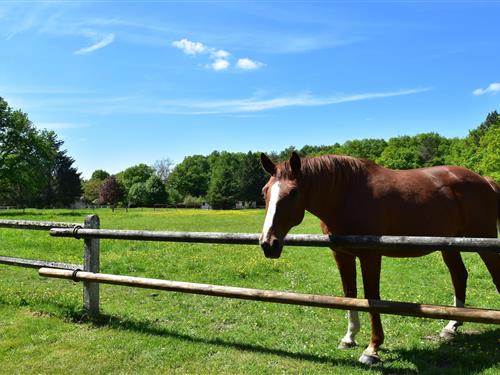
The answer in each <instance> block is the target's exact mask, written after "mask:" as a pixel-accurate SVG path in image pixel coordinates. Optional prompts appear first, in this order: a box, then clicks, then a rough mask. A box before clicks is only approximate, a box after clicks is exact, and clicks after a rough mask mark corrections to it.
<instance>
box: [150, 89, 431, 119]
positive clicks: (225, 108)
mask: <svg viewBox="0 0 500 375" xmlns="http://www.w3.org/2000/svg"><path fill="white" fill-rule="evenodd" d="M430 90H431V88H429V87H428V88H422V89H409V90H399V91H389V92H378V93H365V94H355V95H344V96H326V97H318V96H312V95H296V96H284V97H278V98H272V99H257V98H248V99H235V100H214V101H163V102H162V103H161V104H160V105H159V106H157V108H158V109H160V111H161V112H163V113H178V114H194V115H197V114H220V113H249V112H260V111H266V110H271V109H277V108H285V107H317V106H326V105H333V104H340V103H346V102H355V101H362V100H370V99H382V98H389V97H395V96H402V95H411V94H419V93H423V92H426V91H430Z"/></svg>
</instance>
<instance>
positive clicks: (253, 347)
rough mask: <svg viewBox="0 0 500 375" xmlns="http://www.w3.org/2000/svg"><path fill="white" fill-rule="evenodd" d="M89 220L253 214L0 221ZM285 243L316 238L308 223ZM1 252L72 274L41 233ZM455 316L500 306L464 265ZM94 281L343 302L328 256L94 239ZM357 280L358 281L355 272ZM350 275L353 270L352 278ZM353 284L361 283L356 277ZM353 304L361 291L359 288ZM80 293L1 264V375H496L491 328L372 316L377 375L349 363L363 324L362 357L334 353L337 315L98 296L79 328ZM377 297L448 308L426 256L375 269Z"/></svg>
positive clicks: (472, 267) (257, 214) (106, 223)
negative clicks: (97, 243) (197, 285)
mask: <svg viewBox="0 0 500 375" xmlns="http://www.w3.org/2000/svg"><path fill="white" fill-rule="evenodd" d="M91 213H97V214H98V215H99V216H100V218H101V225H102V227H103V228H123V229H150V230H181V231H221V232H258V231H259V230H260V228H261V226H262V223H263V219H264V213H263V211H261V210H248V211H221V212H219V211H199V210H173V209H172V210H171V209H168V210H163V209H162V210H156V211H153V210H147V209H144V210H142V209H136V210H130V211H129V212H128V213H126V212H125V211H122V210H118V211H116V212H114V213H112V212H111V210H96V211H95V212H94V211H68V210H51V211H49V210H27V211H26V212H24V213H23V212H16V211H4V212H1V213H0V218H5V219H34V220H53V221H70V222H83V219H84V217H85V215H86V214H91ZM295 232H296V233H319V226H318V221H317V219H315V218H314V217H312V216H310V215H306V217H305V220H304V222H303V224H302V225H301V226H299V227H298V228H296V230H295ZM0 244H1V250H0V253H1V255H9V256H19V257H26V258H36V259H45V260H53V261H60V262H68V263H81V258H82V252H83V243H82V241H81V240H74V239H62V238H57V239H56V238H50V237H49V235H48V234H47V233H46V232H38V231H24V230H10V229H0ZM464 261H465V263H466V266H467V268H468V270H469V289H468V291H469V292H468V300H467V306H475V307H485V308H496V309H500V300H499V298H498V297H499V296H498V293H497V291H496V289H495V288H494V286H493V283H492V281H491V278H490V276H489V274H488V273H487V271H486V268H485V266H484V265H483V264H482V262H481V261H480V259H479V256H477V255H476V254H464ZM101 270H102V272H106V273H115V274H123V275H133V276H145V277H152V278H162V279H171V280H182V281H192V282H202V283H211V284H221V285H232V286H242V287H252V288H262V289H276V290H287V291H295V292H303V293H317V294H329V295H342V292H341V284H340V279H339V275H338V270H337V269H336V266H335V264H334V262H333V260H332V257H331V254H330V252H329V250H328V249H315V248H292V247H289V248H285V250H284V253H283V255H282V257H281V258H280V259H278V260H269V259H266V258H264V256H263V255H262V254H261V251H260V249H258V248H257V247H256V246H231V245H201V244H168V243H155V242H132V241H130V242H128V241H111V240H103V241H102V242H101ZM358 271H359V270H358ZM358 273H359V272H358ZM358 280H360V278H359V277H358ZM359 293H360V295H362V287H361V285H360V287H359ZM81 295H82V286H81V284H79V283H73V282H68V281H65V280H56V279H45V278H40V277H39V276H38V275H37V272H36V271H35V270H30V269H21V268H16V267H8V266H2V265H0V373H2V374H12V373H19V374H21V373H22V374H25V373H63V372H66V373H67V372H70V373H77V374H84V373H97V374H100V373H123V374H126V373H127V374H128V373H148V374H149V373H251V374H262V373H289V372H292V373H314V374H316V373H329V374H330V373H334V374H337V373H338V374H365V373H370V374H372V373H375V374H379V373H380V374H414V373H419V374H440V375H441V374H499V373H500V345H499V344H500V329H498V328H497V327H496V326H492V325H490V326H488V325H482V324H473V323H467V324H466V325H465V326H464V327H462V331H463V332H464V333H463V334H461V335H459V336H458V337H457V338H456V339H455V340H454V341H453V342H451V343H444V342H440V341H439V340H433V339H428V338H426V337H428V336H434V335H436V334H437V333H438V332H439V331H440V329H441V328H442V327H443V325H444V324H445V322H443V321H438V320H428V319H417V318H409V317H398V316H389V315H386V316H383V323H384V328H385V333H386V343H385V344H384V346H383V350H381V355H382V356H383V360H384V362H383V365H381V366H377V367H374V368H367V367H365V366H362V365H360V364H358V363H357V358H358V357H359V355H360V354H361V352H362V350H363V349H364V347H365V346H366V345H367V344H368V342H369V338H370V329H369V319H368V315H367V314H362V317H361V322H362V331H361V333H360V334H359V336H358V338H357V339H358V342H359V344H360V347H358V348H355V349H351V350H348V351H340V350H338V349H336V347H337V344H338V341H339V340H340V338H341V337H342V336H343V335H344V333H345V329H346V319H345V312H342V311H337V310H328V309H315V308H310V307H299V306H288V305H277V304H267V303H259V302H252V301H240V300H229V299H223V298H216V297H207V296H196V295H187V294H179V293H168V292H158V291H151V290H142V289H135V288H124V287H117V286H108V285H101V309H102V312H103V319H102V320H101V321H100V322H99V323H98V324H90V323H82V322H81V321H80V320H81V303H82V300H81ZM382 296H383V298H384V299H390V300H400V301H409V302H422V303H435V304H450V303H451V301H452V288H451V282H450V277H449V274H448V272H447V270H446V267H445V265H444V263H443V262H442V260H441V258H440V255H439V254H438V253H434V254H431V255H429V256H427V257H422V258H417V259H392V258H384V260H383V268H382Z"/></svg>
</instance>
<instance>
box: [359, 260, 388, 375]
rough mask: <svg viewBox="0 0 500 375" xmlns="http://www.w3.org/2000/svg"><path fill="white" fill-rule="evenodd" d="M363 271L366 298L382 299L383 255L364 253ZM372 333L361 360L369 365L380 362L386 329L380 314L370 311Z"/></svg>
mask: <svg viewBox="0 0 500 375" xmlns="http://www.w3.org/2000/svg"><path fill="white" fill-rule="evenodd" d="M359 259H360V262H361V272H362V274H363V287H364V290H365V298H367V299H378V300H379V299H380V269H381V264H382V257H381V256H380V255H364V256H361V257H360V258H359ZM370 318H371V329H372V335H371V340H370V344H369V345H368V347H367V348H366V349H365V351H364V352H363V354H362V355H361V357H359V361H360V362H361V363H364V364H367V365H373V364H375V363H377V362H380V356H379V355H378V349H379V347H380V345H382V344H383V343H384V330H383V328H382V321H381V320H380V314H378V313H370Z"/></svg>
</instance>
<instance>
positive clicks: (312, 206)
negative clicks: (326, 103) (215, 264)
mask: <svg viewBox="0 0 500 375" xmlns="http://www.w3.org/2000/svg"><path fill="white" fill-rule="evenodd" d="M261 162H262V165H263V167H264V169H265V170H266V171H267V172H268V173H269V174H270V175H271V178H270V179H269V181H268V182H267V184H266V185H265V186H264V188H263V193H264V196H265V200H266V218H265V222H264V228H263V232H262V235H261V238H260V245H261V247H262V249H263V250H264V254H265V256H266V257H268V258H279V256H280V255H281V251H282V248H283V238H284V237H285V235H286V234H287V233H288V231H289V230H290V229H291V228H292V227H293V226H295V225H298V224H300V223H301V221H302V219H303V217H304V211H305V210H307V211H309V212H311V213H312V214H314V215H315V216H317V217H318V218H319V219H320V220H321V229H322V231H323V233H324V234H328V235H331V234H333V235H343V234H366V235H407V236H446V237H491V238H496V237H497V221H498V220H499V218H500V187H499V186H498V185H497V184H496V183H495V182H494V181H493V180H491V179H488V178H485V177H481V176H480V175H478V174H476V173H474V172H472V171H470V170H468V169H465V168H462V167H452V166H439V167H431V168H422V169H415V170H392V169H387V168H384V167H382V166H379V165H377V164H375V163H374V162H372V161H369V160H365V159H356V158H352V157H347V156H336V155H324V156H318V157H309V158H303V159H301V158H300V157H299V155H298V154H297V153H293V154H292V156H291V158H290V160H287V161H285V162H282V163H280V164H277V165H275V164H274V163H273V162H272V161H271V160H270V159H269V158H268V157H267V156H266V155H265V154H262V155H261ZM332 250H333V256H334V257H335V261H336V262H337V266H338V268H339V272H340V277H341V279H342V286H343V289H344V295H345V296H346V297H356V296H357V291H356V265H355V259H356V257H358V258H359V260H360V263H361V272H362V276H363V285H364V291H365V298H371V299H380V268H381V257H382V256H391V257H417V256H422V255H426V254H429V253H430V252H431V251H428V250H411V251H408V250H404V251H398V250H393V249H391V250H383V249H381V250H370V251H366V250H359V249H355V248H352V249H351V248H350V249H344V248H343V249H338V250H335V249H333V248H332ZM442 256H443V260H444V262H445V264H446V266H447V267H448V270H449V272H450V274H451V280H452V283H453V288H454V292H455V300H454V303H455V306H458V307H463V306H464V302H465V289H466V282H467V270H466V269H465V266H464V263H463V262H462V257H461V255H460V252H459V251H446V252H442ZM480 256H481V258H482V260H483V261H484V263H485V264H486V267H487V268H488V270H489V272H490V274H491V276H492V277H493V281H494V283H495V285H496V288H497V290H498V291H499V292H500V255H499V254H496V253H480ZM370 317H371V340H370V344H369V346H368V347H367V349H366V350H365V351H364V352H363V354H362V356H361V357H360V358H359V361H360V362H362V363H365V364H373V363H376V362H378V361H380V357H379V355H378V348H379V347H380V345H381V344H382V343H383V341H384V332H383V329H382V323H381V321H380V315H379V314H377V313H370ZM348 318H349V323H348V329H347V333H346V335H345V336H344V337H343V338H342V340H341V341H340V345H339V348H341V349H346V348H349V347H352V346H355V345H356V341H355V336H356V334H357V333H358V332H359V329H360V325H359V318H358V313H357V312H356V311H349V313H348ZM461 324H462V323H461V322H457V321H450V322H449V323H448V324H447V325H446V327H444V328H443V330H442V331H441V336H443V337H451V336H453V335H454V334H455V333H456V331H457V328H458V327H459V326H460V325H461Z"/></svg>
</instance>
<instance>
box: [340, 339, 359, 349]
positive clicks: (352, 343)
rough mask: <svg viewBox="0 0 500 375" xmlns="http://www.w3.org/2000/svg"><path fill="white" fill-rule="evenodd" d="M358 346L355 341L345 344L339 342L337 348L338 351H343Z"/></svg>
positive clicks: (344, 342)
mask: <svg viewBox="0 0 500 375" xmlns="http://www.w3.org/2000/svg"><path fill="white" fill-rule="evenodd" d="M356 346H358V344H357V343H356V341H351V342H346V341H341V342H340V343H339V346H338V347H337V348H338V349H341V350H345V349H351V348H354V347H356Z"/></svg>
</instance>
